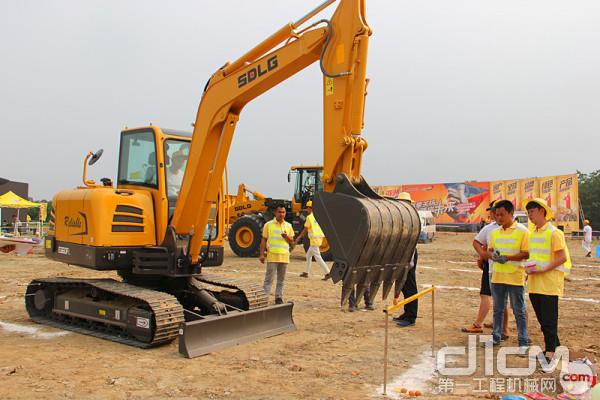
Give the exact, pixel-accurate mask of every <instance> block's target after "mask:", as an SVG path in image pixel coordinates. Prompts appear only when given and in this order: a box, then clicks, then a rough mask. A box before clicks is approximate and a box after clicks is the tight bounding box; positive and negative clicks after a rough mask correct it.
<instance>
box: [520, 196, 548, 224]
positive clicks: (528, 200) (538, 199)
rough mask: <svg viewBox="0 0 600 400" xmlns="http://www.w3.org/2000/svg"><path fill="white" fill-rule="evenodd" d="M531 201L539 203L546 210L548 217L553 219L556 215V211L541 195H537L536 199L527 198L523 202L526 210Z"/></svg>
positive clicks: (522, 204)
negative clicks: (553, 210)
mask: <svg viewBox="0 0 600 400" xmlns="http://www.w3.org/2000/svg"><path fill="white" fill-rule="evenodd" d="M529 203H536V204H539V205H540V206H541V207H542V208H543V209H544V210H546V219H552V217H553V216H554V213H553V212H552V209H551V208H550V207H548V203H546V200H544V199H542V198H539V197H536V198H535V199H525V200H523V201H522V202H521V206H522V207H523V209H524V210H526V209H527V204H529Z"/></svg>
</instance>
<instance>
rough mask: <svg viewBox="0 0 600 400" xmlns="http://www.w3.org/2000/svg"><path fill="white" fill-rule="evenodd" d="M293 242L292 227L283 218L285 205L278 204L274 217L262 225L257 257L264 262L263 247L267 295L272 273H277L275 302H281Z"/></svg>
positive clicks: (269, 290)
mask: <svg viewBox="0 0 600 400" xmlns="http://www.w3.org/2000/svg"><path fill="white" fill-rule="evenodd" d="M293 244H294V229H293V228H292V225H291V224H290V223H289V222H287V221H286V220H285V206H284V205H283V204H279V205H277V206H276V207H275V218H273V219H272V220H271V221H269V222H267V223H266V224H265V226H264V227H263V232H262V240H261V241H260V252H259V256H258V259H259V260H260V262H261V263H264V262H265V249H266V253H267V270H266V272H265V282H264V285H263V286H264V291H265V293H266V294H267V296H268V295H269V294H270V293H271V286H272V284H273V275H275V273H277V285H276V286H275V304H283V282H284V280H285V272H286V270H287V266H288V264H289V263H290V245H293Z"/></svg>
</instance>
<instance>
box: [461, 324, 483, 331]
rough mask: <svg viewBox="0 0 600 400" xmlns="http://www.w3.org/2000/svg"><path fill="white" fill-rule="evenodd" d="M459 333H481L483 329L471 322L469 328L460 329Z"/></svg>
mask: <svg viewBox="0 0 600 400" xmlns="http://www.w3.org/2000/svg"><path fill="white" fill-rule="evenodd" d="M461 331H462V332H465V333H483V328H482V327H481V325H477V324H475V323H474V322H473V323H472V324H471V326H469V327H466V328H462V329H461Z"/></svg>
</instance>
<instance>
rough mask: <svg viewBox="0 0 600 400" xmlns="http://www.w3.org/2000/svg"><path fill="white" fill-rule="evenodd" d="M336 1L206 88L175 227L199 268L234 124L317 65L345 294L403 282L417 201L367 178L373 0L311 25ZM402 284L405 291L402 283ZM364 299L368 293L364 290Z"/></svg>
mask: <svg viewBox="0 0 600 400" xmlns="http://www.w3.org/2000/svg"><path fill="white" fill-rule="evenodd" d="M335 2H336V0H328V1H325V2H324V3H322V4H321V5H320V6H318V7H317V8H315V9H314V10H312V11H311V12H309V13H308V14H307V15H306V16H304V17H302V18H301V19H299V20H298V21H296V22H295V23H289V24H287V25H285V26H283V27H282V28H281V29H279V30H278V31H277V32H275V33H274V34H273V35H271V36H270V37H269V38H267V39H266V40H264V41H263V42H262V43H260V44H258V45H257V46H256V47H254V48H253V49H252V50H250V51H248V52H247V53H246V54H244V55H243V56H242V57H240V58H239V59H237V60H236V61H234V62H232V63H228V64H226V65H224V66H223V67H222V68H220V69H219V70H218V71H216V72H215V73H214V74H213V76H212V77H211V78H210V80H209V81H208V83H207V84H206V88H205V90H204V93H203V95H202V100H201V102H200V106H199V109H198V114H197V117H196V122H195V125H194V133H193V139H192V144H191V149H190V154H189V158H188V162H187V167H186V171H185V176H184V179H183V183H182V186H181V190H180V193H179V198H178V200H177V206H176V208H175V213H174V216H173V220H172V223H171V226H172V228H173V230H174V231H175V233H177V234H179V235H188V236H190V237H191V240H190V242H189V243H190V244H189V247H188V257H189V258H190V262H191V263H192V264H197V263H198V262H199V254H200V249H201V244H202V232H204V227H205V226H206V223H207V221H208V216H209V212H210V209H211V205H212V204H214V202H215V201H216V200H217V196H218V191H219V188H220V184H221V179H222V176H223V172H224V169H225V164H226V160H227V156H228V154H229V149H230V146H231V142H232V138H233V134H234V132H235V127H236V125H237V122H238V119H239V116H240V113H241V111H242V109H243V108H244V106H245V105H246V104H247V103H248V102H250V101H251V100H253V99H255V98H256V97H258V96H259V95H261V94H262V93H264V92H266V91H267V90H269V89H271V88H273V87H274V86H276V85H278V84H279V83H281V82H283V81H284V80H286V79H288V78H289V77H291V76H293V75H295V74H296V73H297V72H299V71H301V70H303V69H304V68H306V67H308V66H309V65H311V64H313V63H315V62H317V61H318V62H319V64H320V68H321V71H322V73H323V99H324V102H323V112H324V163H323V184H324V190H325V193H322V194H319V195H317V196H316V198H315V215H316V217H317V219H318V220H319V222H320V224H321V226H322V227H323V230H324V231H325V234H326V236H327V238H328V239H329V241H330V244H331V246H332V252H333V254H334V267H333V269H332V273H333V274H332V276H333V280H334V282H337V281H339V280H343V281H344V298H347V297H348V295H349V291H350V290H352V289H353V288H354V287H355V286H357V285H358V288H359V292H362V291H363V290H366V289H367V288H369V287H370V288H371V293H372V295H374V292H377V289H378V288H379V286H380V285H381V283H383V284H384V296H387V293H388V292H389V290H390V287H391V284H392V283H393V282H396V283H397V285H396V286H397V289H396V291H399V289H398V286H399V284H400V283H403V279H404V277H405V275H406V273H407V271H408V270H407V266H408V262H409V260H410V256H411V255H412V252H413V250H414V247H415V245H416V241H417V238H418V235H419V229H420V224H419V223H418V221H419V219H418V215H417V213H416V211H415V209H414V207H412V206H411V205H410V204H407V203H403V202H399V201H393V200H389V199H383V198H381V197H379V196H378V195H376V194H375V193H374V192H373V191H372V190H371V188H370V187H369V186H368V184H367V183H366V182H365V181H364V179H363V178H362V177H361V175H360V170H361V160H362V154H363V152H364V151H365V149H366V148H367V143H366V141H365V140H364V139H363V138H362V136H361V132H362V128H363V116H364V104H365V95H366V87H367V83H368V80H367V79H366V64H367V53H368V42H369V36H370V35H371V33H372V31H371V29H370V28H369V26H368V24H367V22H366V19H365V0H339V4H338V7H337V9H336V10H335V12H334V14H333V16H332V18H331V19H330V20H326V19H322V20H318V21H317V22H315V23H312V24H309V25H308V26H306V27H303V26H304V25H306V23H307V21H308V20H310V19H311V18H312V17H314V16H315V15H316V14H318V13H319V12H320V11H322V10H323V9H324V8H326V7H328V6H329V5H331V4H333V3H335ZM400 287H401V286H400ZM359 294H360V293H359Z"/></svg>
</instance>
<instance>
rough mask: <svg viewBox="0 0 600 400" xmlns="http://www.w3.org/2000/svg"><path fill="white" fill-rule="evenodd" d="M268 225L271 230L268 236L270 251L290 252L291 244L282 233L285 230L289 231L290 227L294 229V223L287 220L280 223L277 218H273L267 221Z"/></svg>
mask: <svg viewBox="0 0 600 400" xmlns="http://www.w3.org/2000/svg"><path fill="white" fill-rule="evenodd" d="M266 226H267V229H268V232H269V237H268V238H267V250H268V252H269V253H273V254H289V252H290V245H289V243H288V242H287V241H286V240H285V239H284V238H283V237H282V236H281V234H282V233H284V232H285V233H287V232H288V228H289V229H292V225H291V224H290V223H289V222H287V221H283V223H282V224H281V225H279V223H278V222H277V220H276V219H272V220H271V221H269V222H267V225H266ZM282 229H283V230H282Z"/></svg>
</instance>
